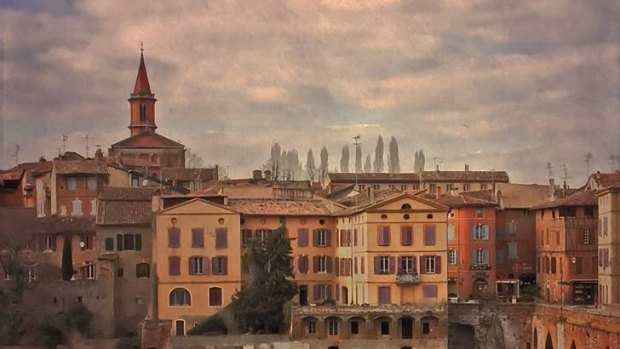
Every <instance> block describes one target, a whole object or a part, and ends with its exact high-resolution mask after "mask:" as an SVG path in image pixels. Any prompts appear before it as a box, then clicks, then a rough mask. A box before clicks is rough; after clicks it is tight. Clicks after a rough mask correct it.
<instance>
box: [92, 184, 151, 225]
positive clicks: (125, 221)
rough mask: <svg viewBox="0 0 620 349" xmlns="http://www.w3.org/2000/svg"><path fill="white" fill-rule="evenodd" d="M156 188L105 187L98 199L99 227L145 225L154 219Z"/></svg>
mask: <svg viewBox="0 0 620 349" xmlns="http://www.w3.org/2000/svg"><path fill="white" fill-rule="evenodd" d="M157 192H158V190H157V189H155V188H124V187H104V188H103V189H102V190H101V192H100V193H99V196H98V197H97V199H98V202H97V225H136V224H137V225H143V224H150V223H151V219H152V215H153V212H152V202H151V198H152V197H153V195H154V194H156V193H157Z"/></svg>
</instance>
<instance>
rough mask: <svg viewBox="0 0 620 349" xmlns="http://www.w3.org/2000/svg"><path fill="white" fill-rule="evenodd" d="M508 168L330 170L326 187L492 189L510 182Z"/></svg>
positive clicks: (445, 190)
mask: <svg viewBox="0 0 620 349" xmlns="http://www.w3.org/2000/svg"><path fill="white" fill-rule="evenodd" d="M508 182H509V178H508V173H506V171H470V170H469V166H465V170H464V171H439V170H437V171H422V172H419V173H329V174H328V176H327V178H326V180H325V182H324V183H322V184H323V187H324V188H328V187H330V186H333V187H334V190H333V191H336V190H338V189H340V188H341V186H342V185H353V187H354V189H355V190H356V191H358V192H359V191H364V190H366V189H368V188H373V189H374V190H382V189H394V190H400V191H407V190H427V192H428V193H431V194H434V195H441V194H447V193H460V192H468V191H479V190H491V189H493V187H494V185H495V184H497V183H508Z"/></svg>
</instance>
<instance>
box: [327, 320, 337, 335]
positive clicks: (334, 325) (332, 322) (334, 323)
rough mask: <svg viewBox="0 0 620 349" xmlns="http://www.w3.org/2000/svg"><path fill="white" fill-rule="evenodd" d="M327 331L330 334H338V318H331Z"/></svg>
mask: <svg viewBox="0 0 620 349" xmlns="http://www.w3.org/2000/svg"><path fill="white" fill-rule="evenodd" d="M327 333H328V334H329V335H330V336H337V335H338V320H336V319H329V320H328V321H327Z"/></svg>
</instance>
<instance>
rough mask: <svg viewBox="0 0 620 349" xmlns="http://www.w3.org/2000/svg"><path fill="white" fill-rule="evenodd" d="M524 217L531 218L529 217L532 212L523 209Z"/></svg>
mask: <svg viewBox="0 0 620 349" xmlns="http://www.w3.org/2000/svg"><path fill="white" fill-rule="evenodd" d="M523 215H524V216H529V215H530V210H529V209H527V208H524V209H523Z"/></svg>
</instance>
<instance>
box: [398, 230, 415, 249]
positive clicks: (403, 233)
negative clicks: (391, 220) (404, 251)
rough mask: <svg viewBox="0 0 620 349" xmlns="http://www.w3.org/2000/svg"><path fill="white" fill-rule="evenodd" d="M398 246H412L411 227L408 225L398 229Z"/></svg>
mask: <svg viewBox="0 0 620 349" xmlns="http://www.w3.org/2000/svg"><path fill="white" fill-rule="evenodd" d="M400 244H401V245H403V246H411V245H412V244H413V227H412V226H410V225H407V226H402V227H401V228H400Z"/></svg>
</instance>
